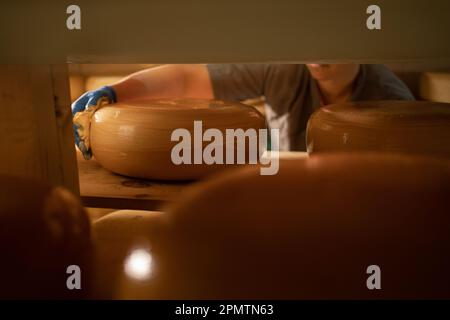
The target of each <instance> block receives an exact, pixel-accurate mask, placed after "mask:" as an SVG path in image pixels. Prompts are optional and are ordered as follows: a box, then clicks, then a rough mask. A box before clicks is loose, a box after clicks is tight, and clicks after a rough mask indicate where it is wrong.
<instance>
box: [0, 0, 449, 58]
mask: <svg viewBox="0 0 450 320" xmlns="http://www.w3.org/2000/svg"><path fill="white" fill-rule="evenodd" d="M374 2H375V1H374ZM76 3H77V4H78V5H79V6H80V8H81V30H69V29H67V28H66V27H65V19H66V18H67V17H68V15H66V14H65V12H66V8H67V6H68V2H67V1H52V0H41V1H35V0H21V1H1V2H0V39H2V50H0V62H3V63H4V62H5V61H9V62H11V61H19V62H20V61H34V62H40V63H42V61H51V62H52V63H54V61H56V60H57V61H67V60H66V59H68V60H69V61H71V62H75V63H77V62H78V63H82V62H84V63H138V64H142V63H144V64H148V63H151V64H155V63H156V64H157V63H229V62H285V63H286V62H287V63H290V62H307V61H314V62H318V61H320V62H322V63H325V62H361V63H380V62H391V61H411V60H415V61H422V60H436V61H437V60H438V59H444V60H446V61H447V62H448V61H449V59H450V41H447V39H448V30H450V19H448V12H450V1H448V0H428V1H423V0H396V1H392V0H377V1H376V2H375V3H373V2H371V1H361V0H341V1H335V0H301V1H293V0H247V1H229V0H218V1H207V0H194V1H184V0H165V1H133V4H132V5H130V2H127V1H108V2H106V1H103V2H98V1H87V0H79V1H77V2H76ZM370 4H377V5H378V6H380V8H381V30H369V29H368V28H367V27H366V20H367V18H368V17H369V15H368V14H367V13H366V11H367V8H368V6H369V5H370ZM105 8H107V10H106V9H105ZM105 11H107V14H105ZM94 39H102V41H101V43H102V44H101V45H100V44H98V45H88V44H92V43H93V41H94Z"/></svg>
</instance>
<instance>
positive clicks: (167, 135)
mask: <svg viewBox="0 0 450 320" xmlns="http://www.w3.org/2000/svg"><path fill="white" fill-rule="evenodd" d="M194 121H202V132H204V131H205V130H207V129H209V128H215V129H218V130H220V132H221V133H222V135H223V137H225V134H226V129H243V130H244V131H245V130H247V129H249V128H254V129H256V132H258V129H262V128H265V120H264V116H263V115H261V114H260V113H259V112H258V111H257V110H256V109H255V108H253V107H250V106H247V105H244V104H240V103H234V102H223V101H217V100H192V99H185V100H146V101H140V102H133V103H117V104H112V105H108V106H105V107H102V108H100V109H99V110H98V111H96V113H95V114H94V116H93V117H92V120H91V128H90V141H91V149H92V153H93V155H94V157H95V158H96V159H97V160H98V162H99V163H100V164H101V165H102V166H104V167H105V168H107V169H109V170H111V171H113V172H116V173H119V174H123V175H126V176H131V177H138V178H148V179H162V180H191V179H197V178H200V177H202V176H204V175H206V174H208V173H210V172H213V171H216V170H218V169H223V168H226V167H229V166H230V165H222V164H205V162H204V161H203V159H200V162H201V163H200V164H194V153H195V152H200V156H202V150H203V148H204V147H205V145H208V144H209V143H210V142H202V138H203V137H202V136H198V135H202V133H201V132H199V133H198V132H197V133H198V134H197V135H195V134H194ZM176 129H187V130H188V131H189V133H190V136H191V141H190V146H191V149H190V152H191V157H190V159H191V163H192V164H174V162H173V160H172V158H171V152H172V149H173V148H174V146H175V145H177V144H178V143H179V141H181V140H182V139H181V138H180V137H178V138H176V139H175V140H174V141H172V133H173V132H174V130H176ZM195 139H200V144H199V145H196V146H195V143H196V142H194V140H195ZM212 140H214V139H212ZM216 143H220V146H221V147H222V148H223V157H224V159H225V148H224V146H225V143H223V142H222V141H216ZM194 146H195V147H194ZM236 146H237V144H236V143H235V147H236ZM247 146H248V144H247ZM247 148H248V147H247ZM246 154H248V149H246ZM235 155H236V153H235ZM224 162H225V160H224ZM234 163H236V162H234Z"/></svg>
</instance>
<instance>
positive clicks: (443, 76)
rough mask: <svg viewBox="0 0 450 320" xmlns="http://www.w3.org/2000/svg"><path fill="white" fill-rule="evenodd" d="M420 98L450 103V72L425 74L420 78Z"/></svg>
mask: <svg viewBox="0 0 450 320" xmlns="http://www.w3.org/2000/svg"><path fill="white" fill-rule="evenodd" d="M420 96H421V97H422V98H423V99H425V100H429V101H436V102H447V103H450V72H425V73H423V74H422V75H421V77H420Z"/></svg>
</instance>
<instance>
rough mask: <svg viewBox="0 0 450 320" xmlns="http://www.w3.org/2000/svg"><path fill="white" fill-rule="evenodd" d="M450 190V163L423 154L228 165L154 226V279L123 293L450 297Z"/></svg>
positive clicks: (236, 296)
mask: <svg viewBox="0 0 450 320" xmlns="http://www.w3.org/2000/svg"><path fill="white" fill-rule="evenodd" d="M449 190H450V163H449V162H448V161H446V160H444V159H432V158H428V157H418V156H403V155H387V154H358V155H357V154H354V155H346V154H340V155H318V156H316V157H312V158H305V159H295V160H282V161H281V162H280V171H279V173H278V174H277V175H272V176H261V175H260V172H259V170H258V168H257V167H251V166H249V167H246V168H242V169H239V170H235V171H233V172H230V173H229V174H222V175H220V177H219V176H217V177H216V178H215V179H210V180H209V181H203V182H201V183H199V184H197V185H196V186H193V187H192V188H191V189H190V190H189V191H187V192H186V193H185V195H184V198H183V199H180V201H179V202H178V203H177V204H176V205H175V206H174V207H171V208H169V209H168V211H167V213H165V214H163V215H162V216H161V217H160V218H161V220H162V221H159V223H157V224H153V229H152V228H151V226H150V225H149V226H148V233H147V240H148V241H149V244H148V253H147V255H143V257H144V256H146V257H147V258H146V259H145V261H147V262H148V268H147V270H148V273H147V277H146V278H145V279H142V281H138V280H136V279H134V280H133V279H129V281H128V282H127V281H124V282H123V284H122V287H121V292H120V297H121V298H146V299H167V298H169V299H204V298H207V299H316V298H326V299H342V298H351V299H379V298H385V299H391V298H395V299H406V298H416V299H417V298H447V299H448V298H450V273H449V272H448V270H450V269H449V268H450V256H449V255H448V252H449V250H450V232H449V230H450V215H449V212H450V202H449V201H448V192H449ZM225 204H226V205H225ZM142 260H144V259H142ZM150 262H151V263H150ZM377 267H379V268H380V269H379V270H378V271H373V270H376V269H377ZM374 272H381V273H377V274H376V277H378V276H379V279H381V283H378V282H377V281H378V280H374V279H376V277H375V278H372V279H370V276H371V275H372V274H373V273H374ZM368 279H369V280H368ZM378 285H380V286H381V290H369V289H368V286H369V287H370V288H373V287H372V286H375V288H376V286H378Z"/></svg>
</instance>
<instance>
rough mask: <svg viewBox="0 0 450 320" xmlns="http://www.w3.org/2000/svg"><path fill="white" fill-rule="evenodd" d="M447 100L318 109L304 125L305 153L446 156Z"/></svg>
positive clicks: (449, 153) (449, 133) (449, 147)
mask: <svg viewBox="0 0 450 320" xmlns="http://www.w3.org/2000/svg"><path fill="white" fill-rule="evenodd" d="M449 142H450V104H446V103H435V102H426V101H367V102H352V103H343V104H334V105H329V106H325V107H323V108H321V109H319V110H317V111H316V112H315V113H314V114H313V115H312V116H311V118H310V119H309V122H308V128H307V146H308V153H312V154H316V153H323V152H336V151H376V152H400V153H409V154H422V155H430V156H439V157H450V143H449Z"/></svg>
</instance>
